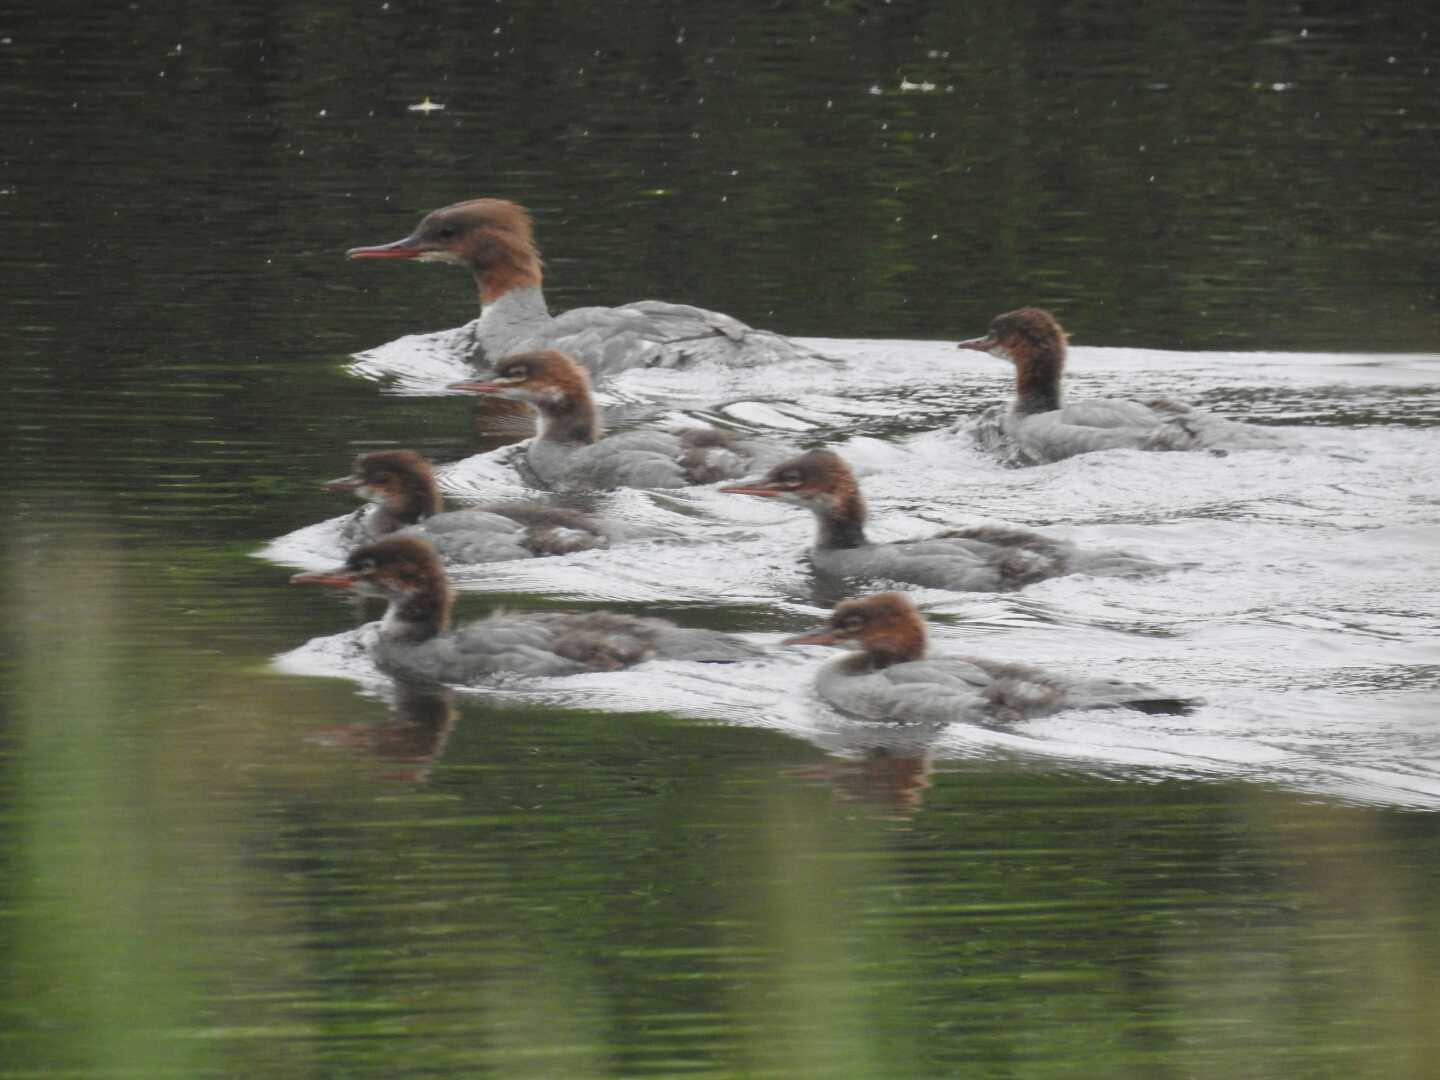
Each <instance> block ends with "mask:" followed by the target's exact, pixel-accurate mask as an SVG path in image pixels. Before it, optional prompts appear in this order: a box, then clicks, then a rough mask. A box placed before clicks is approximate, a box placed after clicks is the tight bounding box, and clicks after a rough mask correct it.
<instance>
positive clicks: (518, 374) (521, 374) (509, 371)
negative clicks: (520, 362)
mask: <svg viewBox="0 0 1440 1080" xmlns="http://www.w3.org/2000/svg"><path fill="white" fill-rule="evenodd" d="M500 377H501V378H502V379H523V378H525V369H524V368H523V367H511V368H506V369H505V370H504V371H502V372H501V373H500Z"/></svg>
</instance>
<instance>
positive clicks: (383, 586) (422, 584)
mask: <svg viewBox="0 0 1440 1080" xmlns="http://www.w3.org/2000/svg"><path fill="white" fill-rule="evenodd" d="M290 580H291V582H292V583H293V584H296V585H338V586H344V587H348V588H353V589H355V590H356V591H357V592H363V593H367V594H369V595H372V596H387V597H396V596H406V595H410V594H413V593H420V592H426V591H435V590H436V589H437V588H438V589H441V590H444V591H448V590H449V586H448V584H447V582H446V579H445V571H444V569H443V568H442V567H441V565H440V556H439V555H438V554H437V553H436V551H435V549H434V548H433V547H431V546H430V543H429V541H426V540H422V539H421V538H420V537H418V536H387V537H385V538H384V539H381V540H376V541H375V542H374V543H373V544H362V545H361V546H360V547H357V548H355V549H353V550H352V551H351V552H350V554H349V555H348V556H346V558H345V562H344V564H343V565H341V566H337V567H335V568H334V569H333V570H320V571H316V572H313V573H306V574H296V575H295V576H294V577H292V578H291V579H290Z"/></svg>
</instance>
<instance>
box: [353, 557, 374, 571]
mask: <svg viewBox="0 0 1440 1080" xmlns="http://www.w3.org/2000/svg"><path fill="white" fill-rule="evenodd" d="M355 569H356V570H359V571H360V572H361V573H362V574H368V573H369V572H370V571H371V570H374V569H375V560H374V559H361V560H360V561H359V562H358V563H356V564H355Z"/></svg>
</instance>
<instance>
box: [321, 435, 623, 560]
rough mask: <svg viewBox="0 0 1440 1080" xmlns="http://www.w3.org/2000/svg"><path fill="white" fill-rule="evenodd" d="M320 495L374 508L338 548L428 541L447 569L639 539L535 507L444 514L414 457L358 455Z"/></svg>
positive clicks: (425, 467)
mask: <svg viewBox="0 0 1440 1080" xmlns="http://www.w3.org/2000/svg"><path fill="white" fill-rule="evenodd" d="M325 487H326V488H327V489H328V490H330V491H348V492H352V493H354V494H355V495H358V496H359V497H360V498H362V499H366V500H367V501H369V502H371V503H373V504H374V505H373V506H370V507H364V508H362V509H361V510H360V511H359V512H358V513H356V514H355V515H354V516H353V517H352V518H351V519H350V520H349V521H348V522H347V523H346V525H345V528H344V530H343V531H342V533H341V540H342V542H343V543H345V544H346V546H347V547H354V546H355V545H357V544H362V543H367V542H369V541H372V540H378V539H380V538H381V537H382V536H388V535H390V534H391V533H395V532H404V533H405V534H406V535H411V536H421V537H423V538H424V539H426V540H428V541H430V543H431V544H432V545H433V546H434V547H435V550H436V551H438V552H439V553H440V557H441V558H442V559H443V560H444V561H445V562H447V563H451V564H460V563H484V562H506V561H510V560H513V559H529V558H533V557H535V556H537V555H568V554H570V553H571V552H575V551H587V550H589V549H590V548H603V547H608V546H609V545H610V544H611V543H612V542H614V541H620V540H627V539H634V538H635V537H636V536H638V535H639V533H638V531H636V530H631V529H629V528H627V527H626V526H624V525H621V524H620V523H619V522H615V521H610V520H606V519H602V518H599V517H596V516H595V515H593V514H587V513H584V512H583V511H580V510H571V509H568V508H564V507H557V506H544V505H542V504H540V503H537V502H499V503H482V504H480V505H478V506H473V507H470V508H468V509H465V510H451V511H448V512H443V513H442V510H443V507H444V503H443V502H442V500H441V498H440V491H439V489H438V488H437V487H436V486H435V474H434V472H433V471H432V470H431V468H430V462H429V461H427V460H426V459H425V458H424V457H423V456H422V455H420V454H417V453H416V452H415V451H414V450H373V451H371V452H370V453H368V454H360V455H359V456H358V457H356V458H355V463H354V466H353V472H351V474H350V475H348V476H341V477H338V478H337V479H334V480H329V481H327V482H326V484H325Z"/></svg>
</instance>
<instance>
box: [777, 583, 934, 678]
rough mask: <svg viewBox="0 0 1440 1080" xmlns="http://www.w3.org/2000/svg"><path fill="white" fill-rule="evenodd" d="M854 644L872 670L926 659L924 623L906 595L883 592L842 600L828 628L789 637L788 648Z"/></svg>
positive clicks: (832, 614) (837, 605)
mask: <svg viewBox="0 0 1440 1080" xmlns="http://www.w3.org/2000/svg"><path fill="white" fill-rule="evenodd" d="M850 642H854V643H855V644H856V645H858V646H859V648H860V650H861V651H862V652H863V653H865V655H866V658H867V659H868V660H869V661H870V664H871V666H872V667H887V666H889V665H890V664H898V663H903V662H905V661H907V660H921V659H923V658H924V656H925V620H924V619H922V618H921V617H920V613H919V612H918V611H916V610H915V605H914V604H912V603H911V602H910V598H909V597H907V596H906V595H905V594H904V593H898V592H884V593H874V594H872V595H870V596H862V597H859V598H857V599H854V600H842V601H840V603H838V604H836V605H835V610H834V611H833V612H832V613H831V615H830V623H829V625H828V626H826V627H824V628H822V629H820V630H816V631H812V632H811V633H808V634H801V635H799V636H798V637H793V638H789V639H787V640H786V641H785V644H786V645H846V644H849V643H850Z"/></svg>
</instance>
